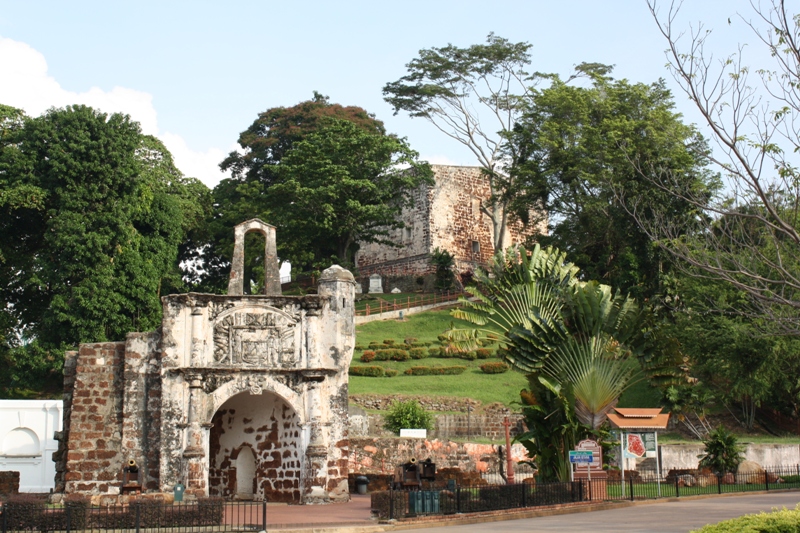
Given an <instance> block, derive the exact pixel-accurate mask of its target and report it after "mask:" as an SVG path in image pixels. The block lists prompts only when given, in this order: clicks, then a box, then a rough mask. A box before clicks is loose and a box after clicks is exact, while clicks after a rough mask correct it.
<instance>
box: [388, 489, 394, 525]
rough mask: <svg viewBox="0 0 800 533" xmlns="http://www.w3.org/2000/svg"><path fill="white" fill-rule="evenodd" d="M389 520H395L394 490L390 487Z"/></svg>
mask: <svg viewBox="0 0 800 533" xmlns="http://www.w3.org/2000/svg"><path fill="white" fill-rule="evenodd" d="M389 520H394V488H393V487H389Z"/></svg>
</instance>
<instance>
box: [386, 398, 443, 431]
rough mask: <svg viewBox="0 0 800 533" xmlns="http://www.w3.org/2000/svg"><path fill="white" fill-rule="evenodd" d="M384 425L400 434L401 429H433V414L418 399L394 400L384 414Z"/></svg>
mask: <svg viewBox="0 0 800 533" xmlns="http://www.w3.org/2000/svg"><path fill="white" fill-rule="evenodd" d="M383 427H384V428H386V429H388V430H389V431H393V432H395V433H397V434H398V435H399V434H400V430H401V429H427V430H431V429H433V415H431V414H430V413H429V412H428V411H427V410H426V409H425V408H424V407H422V406H421V405H420V404H419V402H418V401H417V400H408V401H404V402H401V401H394V402H392V405H390V406H389V412H388V413H386V416H384V424H383Z"/></svg>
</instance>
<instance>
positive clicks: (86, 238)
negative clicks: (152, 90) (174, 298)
mask: <svg viewBox="0 0 800 533" xmlns="http://www.w3.org/2000/svg"><path fill="white" fill-rule="evenodd" d="M206 195H207V189H205V187H204V186H203V185H202V184H200V183H199V182H197V181H196V180H192V179H187V178H184V177H183V176H182V174H181V173H180V171H178V169H177V168H176V167H175V165H174V164H173V161H172V157H171V155H170V153H169V152H168V151H167V149H166V148H165V147H164V146H163V144H161V142H160V141H158V140H157V139H155V138H153V137H150V136H146V135H143V134H142V133H141V131H140V128H139V125H138V124H137V123H136V122H133V121H131V120H130V118H129V117H128V116H125V115H120V114H112V115H107V114H104V113H100V112H98V111H96V110H93V109H91V108H89V107H85V106H68V107H66V108H63V109H51V110H49V111H47V112H46V113H45V114H43V115H42V116H40V117H35V118H28V117H25V116H24V115H23V114H22V113H21V112H18V111H16V110H13V109H12V108H8V107H1V108H0V298H2V303H3V306H2V313H4V316H5V319H4V321H5V322H6V323H7V325H8V326H10V327H11V328H12V329H13V330H14V331H15V333H14V334H12V336H17V335H19V334H21V335H23V336H24V337H25V338H27V339H29V340H30V339H35V340H36V342H38V343H40V344H41V345H42V346H43V347H44V348H46V349H51V348H61V347H68V346H75V345H76V344H77V343H79V342H89V341H105V340H120V339H124V338H125V335H126V334H127V333H128V332H130V331H144V330H148V329H154V328H155V327H157V326H158V324H159V323H160V319H161V302H160V296H161V295H162V294H168V293H169V292H172V291H176V290H180V289H181V288H182V283H183V282H182V279H181V271H180V268H179V264H178V254H179V247H180V245H181V244H182V243H183V242H184V239H185V237H186V235H187V234H188V233H189V232H191V231H193V230H194V229H195V228H196V227H197V226H198V225H199V224H200V222H201V221H202V220H203V218H204V212H203V205H202V201H203V198H207V196H206ZM7 331H8V330H7ZM14 343H15V341H11V342H9V340H8V337H7V344H14Z"/></svg>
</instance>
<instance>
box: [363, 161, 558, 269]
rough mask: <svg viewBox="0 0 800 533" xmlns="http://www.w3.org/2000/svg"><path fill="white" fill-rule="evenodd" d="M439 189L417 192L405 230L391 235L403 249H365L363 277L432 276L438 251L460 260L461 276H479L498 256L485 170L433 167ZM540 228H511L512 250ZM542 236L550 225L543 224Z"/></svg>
mask: <svg viewBox="0 0 800 533" xmlns="http://www.w3.org/2000/svg"><path fill="white" fill-rule="evenodd" d="M432 169H433V171H434V180H435V184H434V185H433V186H427V185H423V186H421V187H420V188H419V189H418V190H417V191H415V193H414V206H413V207H412V208H407V209H404V210H403V213H402V214H401V220H402V222H403V223H404V224H405V226H406V227H405V228H402V229H399V230H395V231H394V233H393V234H390V235H389V239H390V240H392V241H393V242H394V243H395V244H396V245H398V246H397V247H392V246H387V245H382V244H364V245H362V247H361V248H360V250H359V251H358V254H357V255H356V264H357V265H358V270H359V273H360V274H362V275H369V274H372V273H375V272H378V273H379V274H381V275H387V276H400V275H414V274H425V273H430V272H432V271H433V269H432V268H431V266H430V254H431V252H432V251H433V249H434V248H437V247H438V248H441V249H443V250H447V251H448V252H450V253H451V254H453V256H454V257H455V263H456V265H455V269H456V271H457V272H466V271H474V270H475V268H476V267H477V266H479V265H483V264H485V263H486V262H487V261H488V260H489V258H490V257H491V256H492V255H493V254H494V240H493V233H494V230H493V227H492V222H491V220H490V219H489V217H488V216H487V215H486V214H484V213H483V211H482V210H481V207H482V205H484V204H485V203H486V202H487V201H488V200H489V198H490V197H491V193H490V190H489V181H488V180H487V179H486V176H485V175H484V174H483V172H482V170H481V168H480V167H461V166H446V165H432ZM534 229H535V228H534V227H533V226H532V227H530V228H527V229H525V228H523V227H522V226H521V225H520V224H512V223H509V224H508V226H507V229H506V235H505V242H506V245H507V246H510V245H512V244H520V243H524V242H525V240H526V238H527V237H528V236H529V235H533V234H534ZM539 230H540V231H546V225H545V224H540V226H539Z"/></svg>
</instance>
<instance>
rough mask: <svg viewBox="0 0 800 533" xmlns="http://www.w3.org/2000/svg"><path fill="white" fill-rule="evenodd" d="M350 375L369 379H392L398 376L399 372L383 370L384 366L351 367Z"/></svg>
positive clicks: (388, 369) (389, 369) (391, 369)
mask: <svg viewBox="0 0 800 533" xmlns="http://www.w3.org/2000/svg"><path fill="white" fill-rule="evenodd" d="M350 375H351V376H364V377H367V378H391V377H394V376H396V375H397V370H395V369H393V368H383V367H382V366H351V367H350Z"/></svg>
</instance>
